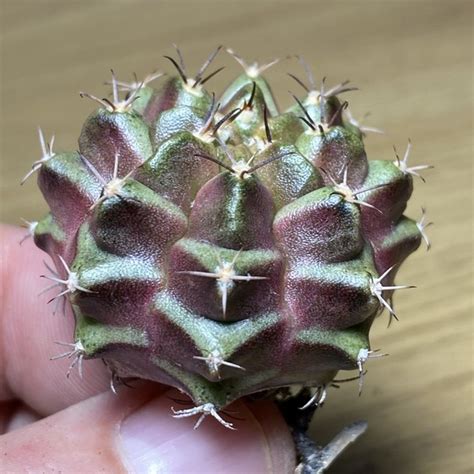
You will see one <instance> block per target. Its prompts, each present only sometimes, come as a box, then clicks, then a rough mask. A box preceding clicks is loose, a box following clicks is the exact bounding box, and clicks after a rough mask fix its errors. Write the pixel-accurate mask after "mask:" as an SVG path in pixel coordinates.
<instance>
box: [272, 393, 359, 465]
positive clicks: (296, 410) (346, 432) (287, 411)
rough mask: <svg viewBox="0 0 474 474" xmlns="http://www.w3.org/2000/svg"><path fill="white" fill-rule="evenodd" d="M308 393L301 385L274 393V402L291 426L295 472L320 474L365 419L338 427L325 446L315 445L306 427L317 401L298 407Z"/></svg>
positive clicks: (307, 399)
mask: <svg viewBox="0 0 474 474" xmlns="http://www.w3.org/2000/svg"><path fill="white" fill-rule="evenodd" d="M310 398H311V393H310V391H309V390H308V389H303V390H301V391H300V392H299V393H297V394H296V395H294V396H289V397H283V398H281V397H277V401H276V402H277V405H278V407H279V409H280V411H281V413H282V415H283V417H284V418H285V420H286V422H287V423H288V426H289V427H290V429H291V433H292V435H293V439H294V442H295V447H296V453H297V457H298V459H297V463H298V464H297V467H296V470H295V474H320V473H324V472H326V469H327V468H328V467H330V465H331V464H332V463H333V461H334V460H335V459H336V458H337V457H338V456H339V455H340V454H341V453H342V452H343V451H344V450H345V449H346V448H347V447H348V446H349V445H350V444H351V443H353V442H354V441H355V440H357V439H358V438H359V437H360V436H361V435H362V434H363V433H364V432H365V431H366V429H367V423H366V422H365V421H358V422H355V423H353V424H351V425H349V426H347V427H345V428H344V429H343V430H342V431H340V432H339V433H338V434H337V435H336V436H335V437H334V438H333V439H332V440H331V442H330V443H328V444H327V445H326V446H318V445H317V444H316V443H315V442H314V441H313V440H312V439H311V438H310V437H309V435H308V433H307V431H308V428H309V424H310V422H311V419H312V418H313V415H314V412H315V411H316V408H317V405H313V406H310V407H308V408H306V409H304V410H302V409H301V407H302V406H304V405H305V404H306V403H307V402H308V401H309V399H310Z"/></svg>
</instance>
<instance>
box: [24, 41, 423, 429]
mask: <svg viewBox="0 0 474 474" xmlns="http://www.w3.org/2000/svg"><path fill="white" fill-rule="evenodd" d="M220 49H221V48H220V47H219V48H217V50H216V51H214V52H213V53H212V54H211V56H210V57H209V58H208V60H207V61H206V62H205V63H204V64H203V66H202V67H201V68H200V70H199V71H198V72H197V74H196V75H195V76H193V77H191V76H189V75H188V73H187V72H186V69H185V65H184V62H183V59H182V56H181V54H180V52H179V50H178V59H177V60H176V59H174V58H172V57H168V56H166V58H167V59H168V60H169V61H170V62H171V63H172V64H173V66H174V68H175V69H176V70H177V72H178V74H176V75H173V76H165V77H163V78H161V76H164V75H163V74H159V73H155V74H152V75H150V76H148V77H146V78H145V79H144V80H143V81H141V82H140V81H138V80H137V79H136V78H135V80H134V81H132V82H130V83H126V82H121V81H118V80H117V79H116V78H115V75H114V74H113V73H112V82H111V86H112V96H111V97H110V98H104V99H100V98H97V97H95V96H93V95H90V94H87V93H81V96H83V97H88V98H90V99H92V100H93V101H94V102H96V103H97V104H98V106H99V107H98V108H97V109H96V110H94V111H93V112H92V114H91V115H90V116H89V117H88V118H87V119H86V121H85V123H84V126H83V128H82V131H81V133H80V136H79V147H78V150H77V151H72V152H56V151H54V150H53V140H51V143H49V144H46V143H45V141H44V138H43V135H42V133H41V131H40V140H41V148H42V156H41V158H40V159H39V160H38V161H36V162H35V163H34V164H33V167H32V169H31V171H30V172H29V173H28V174H27V176H26V177H25V179H26V178H27V177H29V176H30V175H31V174H32V173H33V172H35V171H38V185H39V187H40V189H41V191H42V193H43V195H44V197H45V199H46V201H47V203H48V205H49V208H50V213H49V214H48V215H47V216H46V217H45V218H44V219H42V220H41V221H39V222H32V223H28V224H29V228H30V233H31V234H33V235H34V239H35V242H36V244H37V245H38V247H40V248H41V249H42V250H44V251H45V252H47V253H48V254H49V255H50V256H51V258H52V259H53V261H54V264H55V267H56V268H55V269H53V268H49V267H48V271H49V272H50V274H48V275H45V276H46V278H48V279H50V280H52V286H51V287H50V289H53V288H56V289H57V290H58V293H57V294H56V295H55V296H54V297H53V298H52V301H55V302H56V306H57V304H58V303H59V302H61V301H62V302H63V304H66V303H67V302H69V303H70V304H71V305H72V308H73V312H74V315H75V320H76V325H75V334H74V336H73V339H72V340H71V342H70V343H69V342H68V343H67V344H66V345H68V346H70V352H67V353H66V354H62V356H66V357H70V358H71V360H72V364H71V368H72V367H73V366H76V365H77V366H78V368H79V370H81V364H82V362H83V359H90V358H100V359H102V360H103V361H104V362H105V363H106V365H107V366H108V367H109V368H110V370H111V374H112V376H111V380H112V388H113V389H114V390H115V388H114V382H117V381H120V380H122V379H126V378H130V377H133V378H135V377H138V378H141V379H147V380H151V381H156V382H160V383H163V384H167V385H170V386H174V387H176V388H178V389H179V390H181V391H182V392H184V393H185V394H187V395H188V396H189V397H190V398H191V399H192V402H193V403H194V405H195V406H194V407H191V408H186V409H180V410H174V416H176V417H177V418H179V417H187V416H194V415H196V416H197V423H196V427H197V426H198V425H199V424H200V423H201V422H202V420H203V419H204V417H205V416H206V415H212V416H213V417H214V418H216V419H217V420H218V421H219V422H220V423H222V424H223V425H224V426H225V427H226V428H233V425H232V423H231V422H230V421H228V420H227V419H226V415H225V412H224V413H222V410H223V409H224V408H225V407H226V406H227V405H229V404H230V403H231V402H232V401H234V400H236V399H238V398H240V397H244V396H247V395H251V394H255V393H257V392H264V393H272V394H274V395H275V396H276V397H277V398H278V397H280V399H284V398H285V397H286V395H285V394H286V393H287V392H286V391H285V388H286V387H291V386H303V387H306V389H305V390H306V391H305V392H304V393H305V394H306V397H307V398H306V399H305V400H304V405H305V407H306V408H307V409H308V410H311V409H313V410H314V408H315V407H317V406H320V405H321V404H322V402H323V400H324V397H325V396H326V388H327V387H329V386H330V385H331V384H333V383H334V380H335V376H336V374H337V373H338V372H339V371H341V370H343V371H344V370H354V369H355V370H358V372H359V377H358V378H359V380H360V384H361V383H362V380H363V375H364V373H365V368H364V364H365V362H366V361H367V359H369V358H371V357H379V356H380V355H383V354H380V353H377V352H376V351H374V350H372V349H371V346H370V342H369V329H370V327H371V325H372V322H373V321H374V319H375V318H376V317H377V316H378V315H379V314H380V313H381V312H382V311H384V310H386V311H388V313H389V315H390V317H394V316H395V313H394V311H393V307H392V302H391V300H392V295H393V292H394V291H395V290H398V289H403V288H408V287H407V286H404V285H402V286H400V285H396V284H395V283H394V278H395V275H396V273H397V270H398V269H399V267H400V265H401V264H402V262H403V261H404V260H405V259H406V257H408V255H409V254H411V253H412V252H413V251H414V250H416V249H417V247H418V246H419V245H420V242H421V239H425V241H426V242H427V244H428V243H429V242H428V240H427V237H426V235H425V232H424V229H425V227H426V225H427V222H425V218H424V213H423V216H422V219H421V220H420V221H419V222H415V221H414V220H412V219H410V218H408V217H406V216H405V215H404V214H403V213H404V211H405V208H406V204H407V201H408V199H409V198H410V195H411V193H412V189H413V176H419V177H421V176H420V175H419V171H420V170H422V169H425V168H427V167H428V166H425V165H422V166H410V165H409V164H408V162H407V159H408V156H409V151H410V147H411V145H410V144H409V145H408V148H407V151H406V154H405V156H404V157H403V159H400V158H399V157H398V156H396V159H395V160H394V161H380V160H376V161H368V160H367V156H366V153H365V150H364V143H363V138H364V136H365V134H366V133H367V132H369V131H377V130H376V129H371V128H370V127H364V126H362V125H360V124H359V123H358V122H357V121H356V120H354V119H353V118H352V116H351V115H350V113H349V111H348V110H347V102H342V101H341V100H340V95H341V94H343V93H345V92H348V91H350V90H353V89H354V88H353V87H351V86H350V85H348V83H347V81H346V82H343V83H342V84H339V85H337V86H335V87H332V88H327V87H326V85H325V81H324V79H323V80H322V81H321V83H320V84H319V86H318V87H317V86H316V82H315V80H314V78H313V76H312V74H311V71H310V70H309V68H308V67H307V66H306V65H305V63H304V62H302V64H303V65H304V66H305V69H306V75H307V76H308V77H307V82H308V84H306V83H305V82H304V81H302V80H301V79H299V78H298V77H296V76H294V75H292V74H290V76H291V77H292V78H293V79H295V81H296V82H297V83H298V84H299V86H302V88H303V90H304V96H300V97H297V96H296V95H294V96H293V97H294V105H292V106H291V107H290V108H289V109H288V110H286V111H285V112H280V110H279V108H278V105H277V103H276V101H275V99H274V97H273V94H272V91H271V89H270V85H269V83H268V82H267V80H266V79H265V78H264V77H263V75H262V73H263V72H264V71H265V70H266V69H267V68H268V67H269V66H270V65H272V64H273V63H274V62H272V63H270V64H266V65H263V66H262V65H258V64H257V63H254V64H247V63H245V61H243V59H242V58H240V57H239V56H238V55H237V54H235V53H234V52H233V51H231V50H228V51H229V53H230V54H232V55H233V56H234V58H235V59H236V60H237V61H238V62H239V63H240V64H241V65H242V66H243V73H242V74H241V75H239V76H238V77H237V79H235V80H234V82H232V83H231V85H230V86H229V87H228V88H227V89H226V91H225V92H224V93H223V94H222V95H221V96H220V98H217V97H216V95H215V94H214V93H210V92H208V91H207V90H206V89H205V87H204V86H205V84H207V82H208V80H210V79H211V78H212V77H213V76H214V75H215V74H216V73H218V72H219V71H220V70H221V69H223V68H219V69H217V70H215V71H214V72H211V73H208V72H207V70H208V67H209V65H210V63H211V62H212V61H213V60H214V58H215V56H216V55H217V53H218V52H219V50H220ZM158 78H161V81H162V82H161V86H160V87H158V88H153V87H152V86H151V83H152V82H154V81H155V80H156V79H158ZM308 388H315V393H314V394H313V395H311V393H309V392H308V390H307V389H308Z"/></svg>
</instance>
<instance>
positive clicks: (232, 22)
mask: <svg viewBox="0 0 474 474" xmlns="http://www.w3.org/2000/svg"><path fill="white" fill-rule="evenodd" d="M1 5H2V12H1V17H2V26H1V30H2V36H3V39H2V66H1V67H2V71H1V72H2V87H1V93H2V109H1V112H2V113H1V118H2V125H1V133H2V148H1V154H2V170H1V171H2V173H1V176H2V178H1V181H2V200H1V218H2V219H3V220H4V221H7V222H11V223H19V218H20V217H24V218H26V219H35V218H37V217H40V216H41V215H42V214H43V213H44V212H45V210H46V207H45V205H44V203H43V201H42V198H41V196H40V193H39V191H38V190H37V189H36V186H35V184H34V180H31V181H30V182H28V183H27V184H26V185H25V186H23V187H21V188H20V187H19V186H18V182H19V180H20V178H21V177H22V176H23V175H24V173H25V172H26V171H27V170H28V169H29V167H30V165H31V162H32V161H33V160H35V159H37V157H38V156H39V155H38V152H39V146H38V142H37V137H36V127H37V126H38V125H41V126H42V127H43V129H44V130H45V132H46V134H47V135H48V136H49V135H50V134H52V133H53V132H54V133H56V140H57V141H56V143H57V148H58V149H75V148H76V140H77V136H78V134H79V131H80V127H81V123H82V121H83V120H84V118H85V117H86V115H87V114H88V113H89V112H90V111H91V110H92V108H93V105H92V104H91V103H90V102H89V101H87V100H81V99H80V98H79V96H78V91H79V90H85V91H89V92H91V93H97V94H98V95H99V96H100V97H102V96H103V95H104V94H105V92H104V91H105V87H104V86H103V81H104V80H107V79H108V78H109V69H110V68H111V67H113V68H114V69H115V70H116V72H117V74H118V75H119V76H120V77H129V74H130V73H131V72H132V71H136V72H137V73H138V74H139V75H142V74H144V73H146V72H149V71H151V70H153V69H155V68H164V69H167V70H169V65H168V64H166V62H165V61H164V60H163V59H162V55H163V54H169V53H170V52H172V49H171V43H173V42H176V43H179V45H180V46H181V48H182V50H183V52H184V54H185V58H186V61H187V63H188V65H189V68H190V69H194V68H196V67H197V66H198V65H199V64H200V63H201V62H202V60H203V59H204V57H205V56H207V54H208V52H209V51H210V50H211V49H212V48H213V47H215V45H217V44H219V43H224V44H226V45H230V46H232V47H233V48H234V49H236V50H237V51H238V52H239V53H241V54H242V55H243V56H244V57H250V58H251V57H254V56H257V57H258V58H259V59H261V60H262V61H265V60H267V59H270V58H273V57H274V56H285V55H287V54H289V53H291V54H293V53H300V54H303V55H304V56H305V58H306V59H307V60H308V61H310V62H311V63H312V64H313V65H314V70H315V74H316V75H317V77H318V78H321V76H323V75H326V76H327V77H328V83H330V84H334V83H336V82H337V81H341V80H344V79H346V78H350V79H351V80H352V81H353V82H354V83H356V84H357V85H358V86H359V87H360V89H361V90H360V91H358V92H354V93H351V94H350V95H348V96H347V97H348V99H349V100H350V103H351V107H352V110H353V111H354V113H355V114H356V115H357V116H359V117H360V116H362V115H363V114H364V113H365V112H367V111H371V112H372V116H371V117H370V121H369V123H370V124H371V125H374V126H377V127H380V128H383V129H385V130H386V132H387V133H386V135H383V136H377V135H374V136H370V137H368V139H367V140H366V146H367V151H368V155H369V157H370V158H375V159H393V151H392V145H393V144H396V145H397V146H398V148H399V149H400V150H401V151H404V149H405V145H406V142H407V138H408V137H411V139H412V141H413V144H414V147H413V154H412V157H411V160H412V164H413V165H415V164H425V163H430V164H433V165H435V169H434V170H430V171H428V172H426V173H425V176H426V177H427V183H426V184H423V183H422V182H421V181H416V188H415V193H414V197H413V199H412V201H411V202H410V205H409V209H408V214H409V215H410V216H413V217H418V216H419V214H420V206H421V205H426V207H427V209H428V213H429V218H430V219H431V220H433V221H434V222H435V226H433V227H431V228H430V229H429V234H430V236H431V239H432V241H433V248H432V250H431V251H430V252H428V253H427V252H426V251H425V250H424V249H421V250H419V251H418V252H417V253H416V254H415V255H414V256H412V257H411V258H410V259H409V260H408V262H407V264H406V265H405V266H404V267H403V269H402V271H401V273H400V275H399V282H400V283H410V284H415V285H417V286H418V289H416V290H412V291H407V292H405V293H403V294H400V295H397V297H396V300H395V303H396V307H397V311H398V314H399V316H400V319H401V321H400V322H399V323H396V324H393V325H392V327H391V328H390V329H389V330H387V329H386V323H387V316H386V315H384V316H383V317H382V318H381V319H380V320H379V321H378V322H377V323H376V325H375V328H374V330H373V332H372V341H373V346H374V347H376V348H381V349H382V350H383V351H386V352H388V353H390V357H387V358H385V359H383V360H374V361H371V362H370V363H369V365H368V368H369V373H368V375H367V380H366V384H365V388H364V393H363V396H362V397H361V398H358V397H357V387H356V385H349V384H347V385H345V386H344V387H343V388H341V389H340V390H331V391H330V393H329V399H328V402H327V404H326V406H325V407H324V409H323V410H321V411H320V413H318V414H317V416H316V419H315V422H314V425H313V433H314V434H315V436H317V437H318V439H320V440H321V441H322V442H324V441H327V440H328V439H329V438H330V437H331V436H332V435H333V434H335V432H336V431H338V430H339V429H340V428H341V427H342V426H344V424H347V423H349V422H351V421H353V420H356V419H366V420H368V422H369V431H368V433H367V434H366V435H365V437H364V438H363V439H362V440H361V441H360V442H359V444H358V445H357V446H354V447H353V448H351V449H350V450H349V451H348V452H347V454H346V455H345V456H344V457H343V458H341V460H340V461H339V462H338V464H337V467H336V469H335V472H340V473H430V474H436V473H462V472H463V473H464V472H466V473H467V472H473V471H472V470H473V454H472V450H473V446H472V435H473V432H472V429H473V417H472V408H473V398H472V380H473V378H472V363H473V360H472V329H473V327H472V273H471V272H472V185H473V182H472V159H473V157H472V151H473V147H472V131H473V130H472V66H473V64H472V7H471V6H470V4H469V2H466V3H460V2H456V1H451V0H449V1H448V0H446V1H444V2H442V1H441V2H413V1H406V2H405V1H400V2H390V3H389V2H368V1H367V2H363V1H353V2H346V3H343V2H324V3H318V2H309V3H302V2H281V3H279V2H255V3H254V2H242V1H234V2H210V1H205V0H200V1H199V2H191V1H189V2H182V1H174V2H169V3H167V2H151V1H149V2H133V1H128V2H125V1H114V2H112V1H82V2H79V1H77V2H51V1H33V0H31V1H21V0H20V1H14V0H11V1H8V0H7V1H5V0H3V1H2V2H1ZM197 5H199V6H197ZM217 62H218V63H220V64H225V65H226V66H227V68H226V70H225V72H223V73H222V74H221V75H219V77H216V78H215V80H213V82H212V86H213V87H215V90H217V91H219V90H221V89H222V87H223V86H225V84H226V82H227V81H229V80H230V78H231V75H232V74H233V73H235V72H238V71H239V68H238V67H237V65H236V64H234V63H233V61H232V60H230V59H229V58H228V57H225V55H222V57H220V58H219V60H218V61H217ZM287 71H292V72H295V73H297V74H298V75H299V76H302V75H303V73H302V72H301V69H300V67H299V65H298V64H297V63H296V62H295V61H294V60H288V61H285V62H283V63H281V64H279V65H277V66H276V67H274V68H273V69H272V70H271V71H270V72H269V74H268V76H269V78H270V79H271V80H272V81H273V84H274V89H275V91H276V92H277V93H278V95H279V96H280V97H281V103H282V105H284V106H286V105H287V104H289V103H290V100H289V96H288V94H287V90H288V89H289V88H291V89H292V90H293V91H297V89H298V87H297V85H296V84H295V83H294V82H293V81H291V79H289V78H288V77H287V76H286V75H285V73H286V72H287ZM298 92H299V91H298Z"/></svg>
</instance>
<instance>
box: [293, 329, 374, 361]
mask: <svg viewBox="0 0 474 474" xmlns="http://www.w3.org/2000/svg"><path fill="white" fill-rule="evenodd" d="M296 339H297V340H298V341H300V342H302V343H304V344H308V345H314V344H320V345H325V346H329V347H334V348H336V349H339V350H341V351H343V352H344V353H346V354H347V356H348V357H349V358H350V359H352V361H353V363H354V367H355V366H356V363H357V356H358V355H359V351H360V350H361V349H369V348H370V343H369V337H368V326H367V324H365V323H362V324H360V325H358V326H355V327H351V328H348V329H344V330H338V331H327V330H326V331H324V330H321V329H319V328H311V329H304V330H303V331H300V332H299V333H298V334H297V335H296Z"/></svg>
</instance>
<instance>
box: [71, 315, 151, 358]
mask: <svg viewBox="0 0 474 474" xmlns="http://www.w3.org/2000/svg"><path fill="white" fill-rule="evenodd" d="M74 310H75V311H74V312H75V314H76V331H75V338H76V341H80V342H81V344H82V345H83V347H84V352H85V355H86V356H87V357H93V356H94V354H96V353H97V352H100V351H103V350H105V349H106V348H107V347H108V346H110V345H112V344H124V345H127V346H133V347H147V346H148V344H149V340H148V337H147V334H146V332H145V331H143V330H140V329H136V328H133V327H114V326H110V325H108V324H101V323H100V322H99V321H96V320H95V319H92V318H90V317H88V316H85V315H82V314H81V312H80V310H79V309H78V308H77V307H74Z"/></svg>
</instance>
